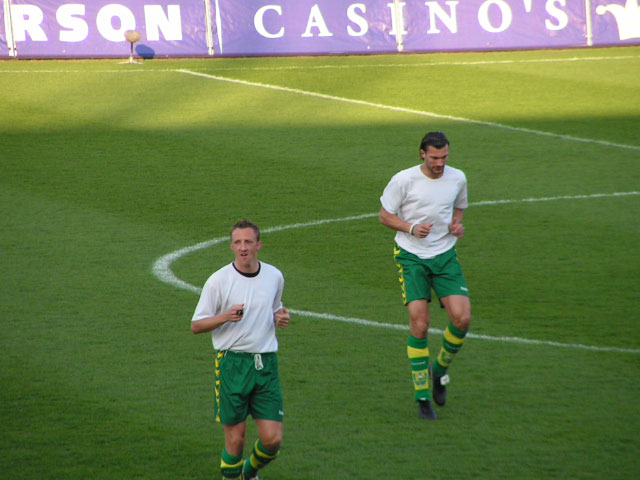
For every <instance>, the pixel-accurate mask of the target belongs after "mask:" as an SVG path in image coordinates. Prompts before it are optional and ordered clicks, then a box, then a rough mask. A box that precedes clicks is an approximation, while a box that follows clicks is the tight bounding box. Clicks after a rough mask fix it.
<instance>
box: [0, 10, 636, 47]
mask: <svg viewBox="0 0 640 480" xmlns="http://www.w3.org/2000/svg"><path fill="white" fill-rule="evenodd" d="M0 1H1V2H2V7H0V57H9V56H13V57H18V58H42V57H122V56H126V55H128V53H129V49H130V44H129V43H128V42H127V41H126V40H125V38H124V32H125V31H127V30H137V31H138V32H140V37H141V38H140V41H139V42H137V43H136V44H135V54H137V55H138V56H141V57H145V58H153V57H180V56H210V55H215V56H245V55H246V56H248V55H300V54H311V55H314V54H362V53H392V52H402V51H405V52H430V51H455V50H507V49H523V48H527V49H532V48H561V47H562V48H564V47H589V46H603V45H640V6H639V1H640V0H121V2H120V3H110V2H108V1H106V0H91V1H89V0H74V2H76V3H67V2H65V0H0ZM79 2H82V3H79ZM9 12H10V13H11V14H9Z"/></svg>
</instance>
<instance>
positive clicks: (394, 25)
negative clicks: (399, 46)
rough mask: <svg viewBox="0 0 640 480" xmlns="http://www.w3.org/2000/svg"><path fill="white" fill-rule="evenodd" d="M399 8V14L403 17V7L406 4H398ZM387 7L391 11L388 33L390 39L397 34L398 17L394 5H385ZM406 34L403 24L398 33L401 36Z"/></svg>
mask: <svg viewBox="0 0 640 480" xmlns="http://www.w3.org/2000/svg"><path fill="white" fill-rule="evenodd" d="M398 5H399V8H400V12H401V13H402V15H404V7H405V5H406V2H398ZM387 7H389V8H390V9H391V30H390V31H389V35H391V36H392V37H394V36H396V35H397V34H398V33H397V32H398V15H396V5H395V3H387ZM407 33H409V32H407V31H406V30H405V29H404V22H403V25H402V32H400V34H401V35H406V34H407Z"/></svg>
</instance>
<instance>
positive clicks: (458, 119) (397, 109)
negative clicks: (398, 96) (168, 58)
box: [176, 69, 640, 151]
mask: <svg viewBox="0 0 640 480" xmlns="http://www.w3.org/2000/svg"><path fill="white" fill-rule="evenodd" d="M176 72H179V73H184V74H186V75H193V76H196V77H202V78H208V79H210V80H217V81H220V82H228V83H235V84H238V85H245V86H248V87H257V88H266V89H269V90H276V91H280V92H286V93H294V94H297V95H305V96H308V97H315V98H322V99H324V100H331V101H334V102H342V103H351V104H355V105H362V106H365V107H373V108H379V109H383V110H391V111H394V112H400V113H408V114H411V115H420V116H423V117H431V118H440V119H444V120H451V121H454V122H462V123H472V124H475V125H482V126H485V127H491V128H501V129H503V130H510V131H513V132H519V133H528V134H532V135H541V136H545V137H553V138H559V139H561V140H569V141H572V142H582V143H595V144H598V145H604V146H607V147H616V148H624V149H629V150H639V151H640V146H638V145H625V144H622V143H612V142H607V141H604V140H594V139H590V138H582V137H574V136H571V135H560V134H558V133H551V132H544V131H542V130H533V129H530V128H520V127H512V126H509V125H504V124H502V123H495V122H487V121H484V120H474V119H471V118H464V117H454V116H452V115H443V114H439V113H433V112H425V111H422V110H414V109H411V108H404V107H394V106H392V105H385V104H382V103H372V102H367V101H364V100H356V99H353V98H345V97H336V96H334V95H327V94H324V93H318V92H311V91H308V90H300V89H297V88H289V87H281V86H279V85H271V84H268V83H259V82H249V81H247V80H240V79H237V78H228V77H220V76H218V75H210V74H208V73H200V72H194V71H191V70H184V69H179V70H176Z"/></svg>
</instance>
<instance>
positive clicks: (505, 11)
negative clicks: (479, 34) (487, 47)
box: [478, 0, 513, 33]
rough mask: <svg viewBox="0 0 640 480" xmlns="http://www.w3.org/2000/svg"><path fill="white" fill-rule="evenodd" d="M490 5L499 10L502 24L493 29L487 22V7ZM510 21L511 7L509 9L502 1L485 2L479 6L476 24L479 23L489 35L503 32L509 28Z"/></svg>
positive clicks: (511, 19)
mask: <svg viewBox="0 0 640 480" xmlns="http://www.w3.org/2000/svg"><path fill="white" fill-rule="evenodd" d="M491 5H496V6H497V7H498V8H499V9H500V14H501V16H502V24H501V25H500V26H499V27H494V26H493V25H491V22H490V21H489V7H491ZM512 21H513V13H512V12H511V7H509V4H508V3H506V2H505V1H504V0H487V1H486V2H484V3H483V4H482V5H480V9H479V10H478V22H480V26H481V27H482V28H483V29H484V30H485V31H487V32H490V33H500V32H504V31H505V30H506V29H507V28H509V27H510V26H511V22H512Z"/></svg>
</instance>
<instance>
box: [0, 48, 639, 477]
mask: <svg viewBox="0 0 640 480" xmlns="http://www.w3.org/2000/svg"><path fill="white" fill-rule="evenodd" d="M639 78H640V48H638V47H629V48H608V49H583V50H553V51H521V52H493V53H492V52H484V53H479V52H476V53H455V54H425V55H393V56H345V57H303V58H236V59H186V60H152V61H147V62H145V63H144V64H142V65H122V64H119V63H118V61H117V60H93V61H3V62H0V105H2V108H0V229H1V230H0V231H1V232H2V233H1V234H0V251H1V252H2V254H1V255H0V271H1V272H2V288H0V359H1V362H0V382H1V383H0V387H1V388H0V425H1V426H2V427H1V435H0V472H2V473H0V477H1V478H3V479H4V478H6V479H11V480H22V479H24V480H26V479H34V480H35V479H38V480H41V479H101V480H102V479H104V480H107V479H114V480H115V479H118V480H120V479H154V480H160V479H166V480H174V479H191V480H195V479H203V480H204V479H210V478H217V476H218V475H219V473H218V471H219V470H218V468H219V455H220V451H221V449H222V446H223V436H222V429H221V427H220V426H219V425H217V424H215V422H214V420H213V417H212V402H213V394H212V392H213V384H212V378H213V351H212V348H211V341H210V338H209V337H208V336H206V335H202V336H194V335H192V334H191V333H190V331H189V322H190V319H191V315H192V313H193V309H194V307H195V304H196V302H197V295H196V294H195V293H194V291H193V288H192V289H191V290H189V289H185V288H179V287H177V286H175V285H173V284H171V283H167V281H161V279H159V278H158V276H157V275H154V272H153V266H154V264H155V262H156V261H157V260H158V259H160V258H162V257H163V256H165V255H168V254H170V253H172V252H178V251H180V249H183V248H186V247H190V246H194V245H198V244H199V243H200V242H206V241H210V240H215V239H219V238H221V237H225V236H226V235H227V233H228V229H229V227H230V225H231V224H232V223H234V222H235V221H236V220H238V219H240V218H243V217H247V218H249V219H251V220H253V221H255V222H256V223H258V224H259V225H260V226H261V227H262V228H263V229H264V230H267V229H273V230H272V231H270V232H265V233H264V235H263V242H264V246H263V249H262V251H261V259H263V260H265V261H268V262H270V263H273V264H275V265H277V266H278V267H279V268H280V269H281V270H282V271H283V273H284V275H285V279H286V285H285V296H284V301H285V304H286V305H287V306H288V307H290V308H292V309H294V310H295V311H296V312H298V313H297V314H295V315H293V320H292V324H291V325H290V326H289V327H288V328H287V329H286V330H284V331H282V332H280V334H279V339H280V354H279V355H280V366H281V374H282V383H283V390H284V396H285V409H286V416H285V427H284V428H285V438H284V442H283V445H282V454H281V456H280V458H279V459H278V460H277V461H276V462H274V463H273V464H272V465H270V466H269V467H268V468H267V469H266V470H265V471H264V474H263V475H262V477H261V478H264V479H265V480H274V479H280V480H307V479H323V480H326V479H370V478H377V479H391V478H393V479H402V480H414V479H423V478H442V479H444V478H461V479H514V478H517V479H540V478H545V479H549V478H554V479H556V478H557V479H567V478H571V479H603V478H606V479H630V478H638V477H640V433H639V431H640V403H639V402H638V399H639V398H640V335H639V334H638V320H640V317H639V314H638V306H639V305H640V302H639V300H640V295H639V294H638V292H639V288H638V284H639V281H640V259H639V258H640V256H639V255H638V236H639V234H640V221H639V216H638V213H639V211H640V210H639V207H640V195H639V191H640V137H639V135H638V131H639V127H640V83H639V82H638V79H639ZM228 80H230V81H228ZM435 129H437V130H443V131H445V132H446V133H447V135H448V136H449V138H450V140H451V142H452V145H451V156H450V164H451V165H453V166H455V167H458V168H461V169H462V170H464V171H465V173H466V175H467V179H468V188H469V198H470V202H471V205H470V207H469V208H468V210H467V212H466V214H465V220H464V224H465V229H466V232H467V233H466V236H465V237H464V238H463V239H462V240H461V241H459V243H458V253H459V257H460V260H461V263H462V266H463V269H464V272H465V275H466V277H467V280H468V283H469V288H470V291H471V300H472V316H473V318H472V326H471V332H472V333H473V334H474V336H472V337H470V338H469V339H468V340H467V342H466V343H465V346H464V348H463V349H462V351H461V353H460V354H459V356H458V357H457V358H456V360H455V362H454V364H453V366H452V368H451V370H450V374H451V377H452V383H451V386H450V389H449V400H448V403H447V405H446V407H444V408H439V409H438V410H437V411H438V416H439V418H438V420H437V421H435V422H425V421H420V420H419V419H418V418H417V410H416V406H415V404H414V403H413V401H412V388H413V387H412V384H411V379H410V371H409V365H408V361H407V359H406V338H407V335H408V330H407V318H406V317H407V315H406V311H405V308H404V307H403V306H402V305H401V303H400V291H399V287H398V282H397V279H396V273H395V266H394V264H393V260H392V246H393V233H392V232H391V231H390V230H388V229H385V228H384V227H383V226H381V225H380V224H379V222H378V221H377V218H376V213H377V212H378V210H379V205H380V204H379V197H380V195H381V192H382V189H383V188H384V186H385V185H386V183H387V182H388V180H389V178H390V177H391V176H392V175H393V174H394V173H395V172H397V171H398V170H400V169H402V168H406V167H409V166H411V165H414V164H417V163H418V162H419V158H418V144H419V140H420V138H421V137H422V135H423V134H424V133H425V132H427V131H429V130H435ZM614 194H618V195H614ZM527 199H528V200H530V201H525V200H527ZM349 217H353V218H351V219H348V218H349ZM231 258H232V257H231V252H230V250H229V249H228V245H227V243H226V242H224V241H222V242H219V243H217V244H215V245H210V246H208V247H207V248H199V249H193V250H192V251H190V252H188V253H185V254H184V255H176V257H175V259H174V261H173V262H172V263H171V264H170V268H171V271H172V272H173V274H175V276H176V278H178V279H180V280H181V281H182V282H185V283H186V284H188V285H191V286H193V287H194V288H195V289H197V288H199V287H201V286H202V284H203V283H204V281H205V280H206V278H207V277H208V276H209V275H210V274H211V273H212V272H213V271H214V270H216V269H217V268H219V267H220V266H222V265H223V264H225V263H226V262H228V261H230V260H231ZM445 325H446V316H445V315H444V314H443V312H442V311H437V310H433V318H432V328H434V329H436V330H441V329H442V328H444V326H445ZM430 338H431V340H430V346H431V350H432V353H433V352H434V351H435V352H437V350H438V349H439V345H440V342H441V336H440V335H439V334H437V333H433V334H432V335H431V337H430ZM248 433H249V435H248V437H249V438H248V441H247V444H248V445H249V444H250V443H251V442H252V441H253V439H254V438H255V429H254V428H253V427H251V426H250V428H249V432H248ZM248 449H249V447H248V446H247V449H246V451H247V452H248Z"/></svg>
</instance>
